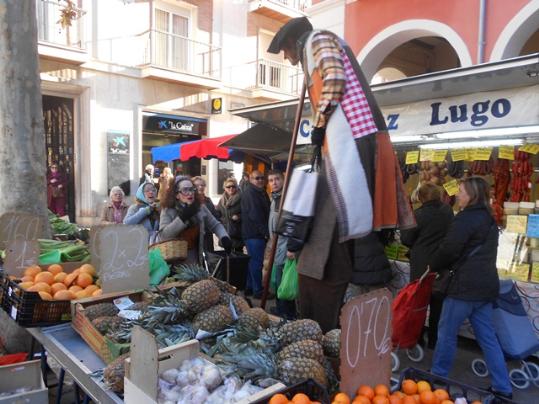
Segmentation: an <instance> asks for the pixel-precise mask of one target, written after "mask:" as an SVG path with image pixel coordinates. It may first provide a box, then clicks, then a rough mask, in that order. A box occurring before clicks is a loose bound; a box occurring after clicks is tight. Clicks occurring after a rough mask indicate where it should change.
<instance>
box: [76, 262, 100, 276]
mask: <svg viewBox="0 0 539 404" xmlns="http://www.w3.org/2000/svg"><path fill="white" fill-rule="evenodd" d="M80 273H81V274H88V275H91V276H96V275H97V272H96V270H95V268H94V266H93V265H92V264H82V265H81V267H80Z"/></svg>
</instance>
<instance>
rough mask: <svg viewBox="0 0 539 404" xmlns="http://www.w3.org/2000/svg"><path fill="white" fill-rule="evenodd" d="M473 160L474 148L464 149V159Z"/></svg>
mask: <svg viewBox="0 0 539 404" xmlns="http://www.w3.org/2000/svg"><path fill="white" fill-rule="evenodd" d="M474 160H475V149H466V161H474Z"/></svg>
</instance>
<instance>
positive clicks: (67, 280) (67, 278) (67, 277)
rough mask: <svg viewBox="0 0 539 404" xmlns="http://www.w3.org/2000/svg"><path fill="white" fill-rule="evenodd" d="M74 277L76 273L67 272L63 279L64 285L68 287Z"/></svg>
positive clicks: (75, 277)
mask: <svg viewBox="0 0 539 404" xmlns="http://www.w3.org/2000/svg"><path fill="white" fill-rule="evenodd" d="M75 279H77V274H75V273H72V274H68V275H67V276H66V277H65V279H64V285H66V286H67V287H70V286H71V284H72V283H73V282H75Z"/></svg>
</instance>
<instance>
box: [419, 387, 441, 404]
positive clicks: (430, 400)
mask: <svg viewBox="0 0 539 404" xmlns="http://www.w3.org/2000/svg"><path fill="white" fill-rule="evenodd" d="M419 402H420V403H421V404H438V398H436V396H435V395H434V393H433V392H432V391H430V390H425V391H422V392H421V394H419Z"/></svg>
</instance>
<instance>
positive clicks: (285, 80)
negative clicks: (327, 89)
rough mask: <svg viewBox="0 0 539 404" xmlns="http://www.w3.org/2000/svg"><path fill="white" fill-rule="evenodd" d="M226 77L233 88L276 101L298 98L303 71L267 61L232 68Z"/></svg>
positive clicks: (262, 60) (261, 60)
mask: <svg viewBox="0 0 539 404" xmlns="http://www.w3.org/2000/svg"><path fill="white" fill-rule="evenodd" d="M226 76H227V77H226V78H225V81H228V83H227V84H229V85H231V86H232V87H238V88H242V89H245V90H248V91H250V93H251V94H250V95H251V96H252V97H254V98H266V99H274V100H286V99H290V98H293V97H297V96H298V95H299V92H300V91H301V84H302V82H303V71H302V70H301V69H298V68H297V67H294V66H291V65H287V64H284V63H279V62H274V61H271V60H267V59H258V60H256V61H254V62H251V63H247V64H244V65H241V66H234V67H231V68H229V69H227V75H226Z"/></svg>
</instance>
